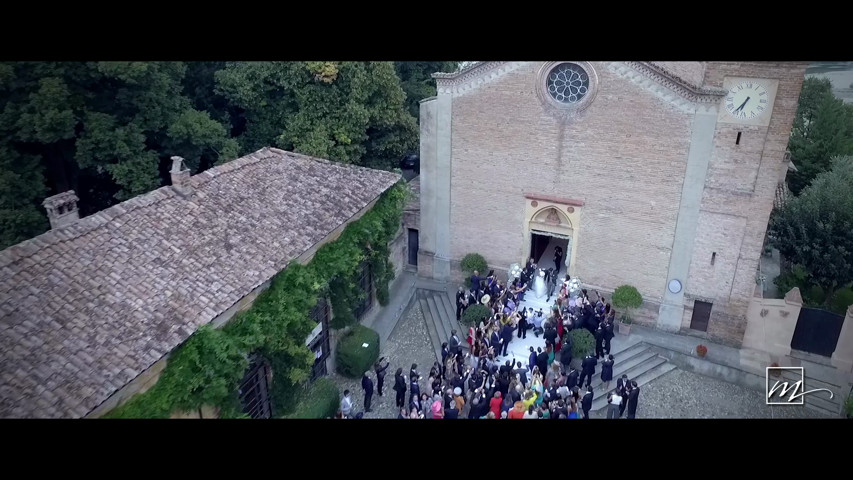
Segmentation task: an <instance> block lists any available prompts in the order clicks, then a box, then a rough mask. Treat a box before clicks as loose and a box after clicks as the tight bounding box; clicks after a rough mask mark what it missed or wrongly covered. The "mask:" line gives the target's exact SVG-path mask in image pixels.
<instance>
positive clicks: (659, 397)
mask: <svg viewBox="0 0 853 480" xmlns="http://www.w3.org/2000/svg"><path fill="white" fill-rule="evenodd" d="M381 356H385V357H388V358H389V359H390V360H391V367H389V369H388V374H387V375H386V377H385V386H384V388H383V390H384V391H383V393H384V394H385V395H384V396H383V397H380V396H379V395H377V394H374V395H373V411H372V412H370V413H366V414H365V415H364V418H397V415H398V414H399V411H398V410H397V408H396V407H395V406H394V395H395V392H394V390H392V389H391V387H393V385H394V372H395V371H396V370H397V368H398V367H402V368H403V371H404V372H405V375H407V376H408V374H409V367H411V365H412V363H417V364H418V371H420V372H421V374H422V375H426V374H428V373H429V369H430V367H431V366H432V364H433V362H434V361H435V353H434V351H433V349H432V345H431V342H430V339H429V333H428V331H427V327H426V321H425V320H424V316H423V313H422V312H421V308H420V305H419V304H418V303H417V302H416V303H415V304H414V305H413V306H412V307H411V308H410V309H409V310H408V311H407V312H406V313H405V314H404V315H403V317H402V318H401V319H400V322H399V323H398V324H397V327H396V328H395V329H394V331H393V332H392V333H391V336H390V337H389V338H388V342H387V343H386V344H385V345H383V346H382V353H381ZM330 378H331V379H332V380H333V381H334V382H335V383H336V384H337V385H338V387H339V388H340V389H341V392H343V390H344V389H349V390H350V391H351V392H352V394H353V407H354V408H353V411H354V412H358V411H361V410H362V409H363V408H364V393H363V392H362V390H361V379H349V378H345V377H342V376H340V375H338V374H336V373H332V374H331V376H330ZM374 380H375V378H374ZM424 389H425V385H423V383H422V384H421V391H424ZM406 401H407V402H408V394H407V395H406ZM464 413H465V414H467V406H466V408H465V412H464ZM605 416H606V410H602V411H600V412H593V413H592V414H591V417H592V418H604V417H605ZM637 418H825V415H823V414H821V413H819V412H815V411H813V410H810V409H807V408H805V407H800V406H768V405H766V404H765V403H764V396H763V395H762V393H761V392H759V391H754V390H749V389H746V388H743V387H741V386H738V385H735V384H731V383H727V382H724V381H721V380H716V379H713V378H709V377H705V376H702V375H698V374H695V373H691V372H687V371H684V370H680V369H676V370H673V371H672V372H670V373H668V374H666V375H664V376H663V377H660V378H658V379H656V380H654V381H652V382H651V383H649V384H647V385H644V386H643V387H641V389H640V397H639V403H638V407H637Z"/></svg>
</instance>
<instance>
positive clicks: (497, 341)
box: [489, 332, 501, 356]
mask: <svg viewBox="0 0 853 480" xmlns="http://www.w3.org/2000/svg"><path fill="white" fill-rule="evenodd" d="M489 340H490V342H489V346H490V347H492V348H494V349H495V355H496V356H497V355H500V353H501V334H500V332H492V336H491V337H490V339H489Z"/></svg>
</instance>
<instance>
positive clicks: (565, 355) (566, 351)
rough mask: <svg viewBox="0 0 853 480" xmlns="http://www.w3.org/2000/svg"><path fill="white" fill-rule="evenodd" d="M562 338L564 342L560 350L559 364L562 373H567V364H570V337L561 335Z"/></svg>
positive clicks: (568, 367)
mask: <svg viewBox="0 0 853 480" xmlns="http://www.w3.org/2000/svg"><path fill="white" fill-rule="evenodd" d="M563 337H565V339H566V342H565V343H564V344H563V346H562V347H561V348H560V364H561V365H562V366H563V371H564V372H568V371H569V369H570V366H569V364H570V363H572V336H571V335H563Z"/></svg>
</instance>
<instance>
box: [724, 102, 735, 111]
mask: <svg viewBox="0 0 853 480" xmlns="http://www.w3.org/2000/svg"><path fill="white" fill-rule="evenodd" d="M726 108H727V109H729V110H734V109H735V104H734V103H729V104H727V105H726Z"/></svg>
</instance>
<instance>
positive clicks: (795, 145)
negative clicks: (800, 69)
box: [788, 77, 853, 194]
mask: <svg viewBox="0 0 853 480" xmlns="http://www.w3.org/2000/svg"><path fill="white" fill-rule="evenodd" d="M788 149H789V150H790V151H791V160H792V161H793V162H794V165H796V167H797V171H796V172H794V173H792V174H791V175H790V176H789V185H790V188H791V192H793V193H794V194H798V193H799V192H801V191H802V190H803V188H805V187H806V186H807V185H808V184H809V183H810V182H811V181H812V179H814V178H815V176H817V175H818V174H820V173H821V172H825V171H826V170H828V169H829V166H830V165H829V159H830V158H832V157H833V156H835V155H849V154H853V105H850V104H845V103H844V102H843V101H842V100H840V99H838V98H836V97H835V95H834V94H833V93H832V84H831V83H830V81H829V80H828V79H825V78H823V79H818V78H814V77H811V78H807V79H806V80H805V81H804V82H803V89H802V92H801V93H800V100H799V103H798V105H797V113H796V116H795V117H794V124H793V128H792V130H791V139H790V140H789V142H788Z"/></svg>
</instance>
